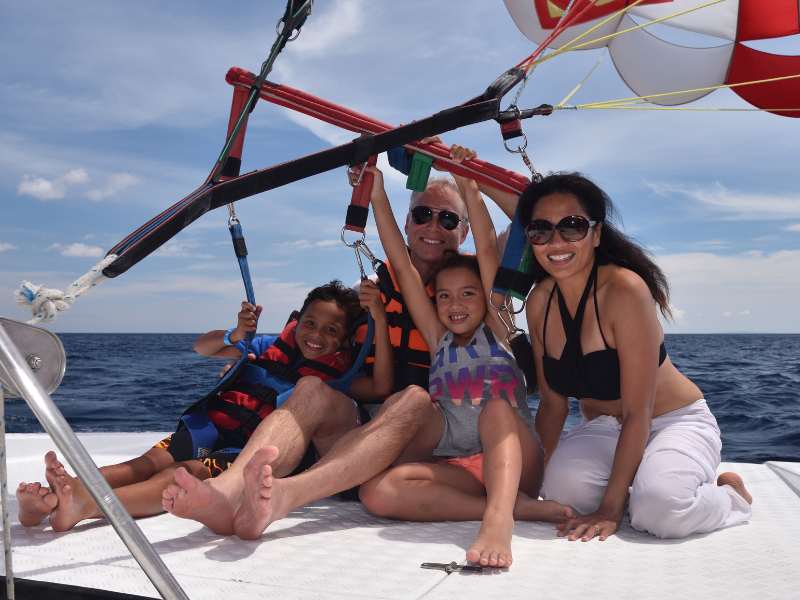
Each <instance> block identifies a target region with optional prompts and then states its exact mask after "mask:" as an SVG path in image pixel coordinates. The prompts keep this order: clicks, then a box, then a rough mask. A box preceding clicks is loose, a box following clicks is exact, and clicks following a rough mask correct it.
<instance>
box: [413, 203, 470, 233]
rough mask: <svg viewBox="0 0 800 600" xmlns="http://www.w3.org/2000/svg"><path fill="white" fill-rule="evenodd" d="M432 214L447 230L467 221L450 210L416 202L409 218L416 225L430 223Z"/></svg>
mask: <svg viewBox="0 0 800 600" xmlns="http://www.w3.org/2000/svg"><path fill="white" fill-rule="evenodd" d="M433 215H436V217H437V219H438V220H439V225H441V226H442V227H443V228H444V229H446V230H447V231H453V230H454V229H455V228H456V227H458V225H459V223H461V222H462V221H463V222H464V223H466V222H467V220H466V219H462V218H461V217H459V216H458V215H457V214H456V213H454V212H452V211H450V210H436V209H434V208H431V207H430V206H425V205H423V204H418V205H417V206H415V207H414V208H412V209H411V219H412V220H413V221H414V223H416V224H417V225H424V224H425V223H430V221H431V219H433Z"/></svg>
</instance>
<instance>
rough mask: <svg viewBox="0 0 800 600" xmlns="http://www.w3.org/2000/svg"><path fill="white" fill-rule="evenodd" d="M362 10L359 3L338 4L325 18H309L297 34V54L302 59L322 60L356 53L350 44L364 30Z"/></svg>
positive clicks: (356, 0) (359, 0) (351, 0)
mask: <svg viewBox="0 0 800 600" xmlns="http://www.w3.org/2000/svg"><path fill="white" fill-rule="evenodd" d="M366 10H367V8H366V7H365V6H364V2H363V0H339V1H338V2H335V3H334V4H333V5H332V6H330V8H329V9H328V10H326V11H325V14H321V15H318V14H313V15H312V17H311V18H309V19H308V21H307V22H306V24H305V25H303V29H302V31H301V33H300V37H302V40H303V41H302V43H298V44H297V50H296V51H297V53H298V54H299V55H301V56H302V57H303V58H304V59H305V58H306V57H310V56H322V57H324V56H327V55H328V54H329V53H330V52H332V51H333V52H342V51H346V50H348V49H349V51H350V52H356V51H357V50H356V49H355V48H354V45H353V44H351V43H350V42H351V40H352V39H353V36H356V35H358V34H359V33H361V31H362V29H363V28H364V14H365V11H366Z"/></svg>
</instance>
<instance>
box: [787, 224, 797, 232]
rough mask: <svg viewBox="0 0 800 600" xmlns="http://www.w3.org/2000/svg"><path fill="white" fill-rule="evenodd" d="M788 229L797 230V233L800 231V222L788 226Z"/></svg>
mask: <svg viewBox="0 0 800 600" xmlns="http://www.w3.org/2000/svg"><path fill="white" fill-rule="evenodd" d="M786 231H796V232H797V233H800V223H794V224H792V225H789V226H788V227H786Z"/></svg>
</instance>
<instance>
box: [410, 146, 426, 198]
mask: <svg viewBox="0 0 800 600" xmlns="http://www.w3.org/2000/svg"><path fill="white" fill-rule="evenodd" d="M432 166H433V157H432V156H428V155H427V154H421V153H419V152H415V153H414V156H412V157H411V168H410V169H409V171H408V180H407V181H406V189H407V190H414V191H415V192H424V191H425V188H426V187H428V177H430V174H431V167H432Z"/></svg>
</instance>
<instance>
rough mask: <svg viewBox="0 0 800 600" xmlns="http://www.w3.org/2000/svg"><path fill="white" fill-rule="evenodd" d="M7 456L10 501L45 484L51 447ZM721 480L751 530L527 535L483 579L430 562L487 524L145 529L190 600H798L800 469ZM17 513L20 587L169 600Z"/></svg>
mask: <svg viewBox="0 0 800 600" xmlns="http://www.w3.org/2000/svg"><path fill="white" fill-rule="evenodd" d="M163 435H164V434H161V433H113V434H109V433H93V434H81V435H80V436H79V437H80V438H81V440H82V441H83V443H84V444H85V445H86V447H87V449H88V450H89V452H90V453H91V454H92V456H93V458H94V459H95V462H96V463H97V464H98V465H104V464H110V463H115V462H120V461H121V460H126V459H128V458H130V457H132V456H135V455H138V454H140V453H141V452H143V451H144V450H146V449H147V448H148V447H149V446H151V445H152V444H153V443H154V442H156V441H157V440H159V439H161V438H162V437H163ZM7 446H8V449H7V453H8V463H9V490H10V491H12V492H13V490H14V489H16V486H17V484H18V483H19V481H23V480H25V481H35V480H40V479H41V478H42V477H43V474H44V467H43V463H42V456H43V455H44V453H45V451H46V450H48V449H50V448H52V447H53V446H52V443H51V442H50V441H49V438H48V437H47V436H46V435H44V434H9V435H8V437H7ZM723 468H724V469H725V470H736V471H738V472H739V473H740V474H741V475H742V477H743V478H744V480H745V483H746V484H747V486H748V488H749V489H750V491H751V492H752V494H753V497H754V499H755V500H754V504H753V518H752V520H751V521H750V522H749V523H747V524H744V525H740V526H737V527H732V528H729V529H725V530H722V531H717V532H715V533H713V534H708V535H695V536H692V537H690V538H687V539H684V540H659V539H656V538H654V537H652V536H649V535H645V534H642V533H639V532H637V531H635V530H633V529H632V528H631V527H630V525H628V524H626V525H624V526H623V527H622V529H621V530H620V532H619V533H618V534H617V535H616V536H613V537H611V538H609V539H608V540H607V541H605V542H603V543H599V542H597V541H593V542H591V543H581V542H568V541H566V540H564V539H560V538H557V537H556V536H555V533H554V528H553V526H552V525H549V524H542V523H525V522H519V523H517V525H516V529H515V532H514V540H513V551H514V565H513V567H512V568H511V569H510V570H508V571H505V572H503V571H495V572H493V573H485V574H462V573H452V574H449V575H448V574H445V573H444V572H440V571H431V570H425V569H421V568H420V563H422V562H444V563H447V562H450V561H458V562H461V561H462V560H463V558H464V552H465V549H466V548H467V546H468V545H469V543H470V542H471V541H472V539H473V538H474V536H475V534H476V532H477V529H478V525H479V524H478V523H477V522H468V523H437V524H424V523H400V522H393V521H388V520H385V519H378V518H375V517H372V516H370V515H369V514H367V513H366V512H365V511H364V510H363V509H362V508H361V506H360V505H359V504H358V503H356V502H342V501H338V500H333V499H327V500H323V501H320V502H317V503H315V504H313V505H310V506H308V507H305V508H303V509H302V510H298V511H295V512H293V513H292V514H291V515H290V516H289V517H288V518H287V519H284V520H283V521H281V522H278V523H276V524H275V525H273V526H272V527H271V528H270V529H269V530H268V532H267V534H266V535H264V537H263V538H262V539H261V540H259V541H256V542H246V541H242V540H239V539H237V538H229V537H222V536H218V535H215V534H214V533H212V532H211V531H209V530H208V529H206V528H204V527H202V526H201V525H199V524H198V523H195V522H193V521H186V520H182V519H177V518H175V517H172V516H170V515H161V516H157V517H152V518H148V519H141V520H139V521H138V523H139V525H140V527H141V528H142V530H143V531H144V534H145V535H146V536H147V538H148V539H149V540H150V541H151V542H152V544H153V545H154V547H155V549H156V551H157V552H158V553H159V554H160V555H161V556H162V558H163V559H164V561H165V563H166V564H167V566H168V567H169V568H170V569H171V570H172V572H173V573H174V575H175V577H176V578H177V579H178V581H179V582H180V583H181V585H182V586H183V587H184V589H185V591H186V593H187V594H188V595H189V597H190V598H192V599H205V598H207V599H213V600H220V599H221V598H225V599H226V600H229V599H230V600H232V599H235V598H281V599H282V600H292V599H304V600H306V599H322V598H326V599H332V600H333V599H343V598H364V599H370V600H382V599H387V600H388V599H392V600H395V599H421V598H425V599H426V600H439V599H445V598H455V597H458V598H460V599H462V600H465V599H468V598H486V597H489V598H503V599H504V600H512V599H516V598H519V599H525V600H530V599H531V598H536V599H537V600H547V599H550V598H554V599H555V598H557V599H558V600H569V599H571V598H583V599H585V598H623V597H636V598H647V599H651V598H652V599H659V598H665V599H666V598H676V597H677V598H720V597H724V598H725V599H726V600H737V599H751V598H758V600H773V599H775V600H784V599H789V598H797V597H799V596H798V595H799V594H800V592H798V580H797V574H798V572H800V571H799V569H800V463H766V464H763V465H755V464H734V463H726V464H723ZM10 509H11V518H12V537H13V556H14V570H15V575H16V576H17V577H21V578H25V579H34V580H40V581H48V582H56V583H64V584H71V585H77V586H85V587H95V588H102V589H107V590H114V591H117V592H124V593H128V594H138V595H142V596H152V597H158V594H157V592H156V591H155V588H153V586H152V585H151V584H150V582H149V580H148V579H147V577H146V576H145V575H144V573H143V572H142V571H141V569H140V568H139V566H138V565H137V563H136V562H135V561H134V560H133V558H132V557H131V556H130V554H129V553H128V551H127V549H126V548H125V546H124V545H123V544H122V542H121V541H120V540H119V539H118V538H117V536H116V535H115V533H114V531H113V529H112V528H111V527H110V526H108V525H106V524H105V523H104V522H103V521H95V522H87V523H84V524H82V525H79V526H78V527H76V528H75V529H74V530H73V531H72V532H69V533H62V534H54V533H53V532H52V531H51V530H50V528H49V526H47V525H45V524H43V525H41V526H39V527H33V528H24V527H22V526H20V525H19V523H18V521H17V520H16V512H17V510H16V500H14V499H13V498H12V500H11V505H10ZM0 562H2V561H0ZM0 569H2V566H1V565H0Z"/></svg>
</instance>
